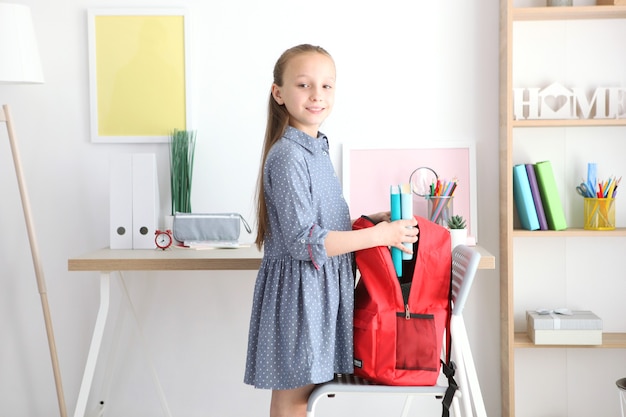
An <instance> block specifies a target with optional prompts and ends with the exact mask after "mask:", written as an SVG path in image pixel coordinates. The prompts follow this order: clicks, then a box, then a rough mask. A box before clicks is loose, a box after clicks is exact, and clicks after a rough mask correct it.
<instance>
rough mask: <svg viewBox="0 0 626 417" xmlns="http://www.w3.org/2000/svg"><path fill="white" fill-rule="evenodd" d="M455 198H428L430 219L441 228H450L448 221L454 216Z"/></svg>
mask: <svg viewBox="0 0 626 417" xmlns="http://www.w3.org/2000/svg"><path fill="white" fill-rule="evenodd" d="M453 198H454V197H453V196H447V197H427V199H428V219H429V220H430V221H431V222H434V223H437V224H438V225H440V226H443V227H448V220H449V219H450V217H452V214H453V210H452V208H453V200H452V199H453Z"/></svg>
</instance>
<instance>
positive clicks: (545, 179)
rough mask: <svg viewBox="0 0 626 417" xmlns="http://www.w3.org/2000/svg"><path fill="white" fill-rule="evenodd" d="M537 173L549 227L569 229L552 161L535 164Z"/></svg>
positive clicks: (552, 228)
mask: <svg viewBox="0 0 626 417" xmlns="http://www.w3.org/2000/svg"><path fill="white" fill-rule="evenodd" d="M535 175H536V176H537V185H539V193H540V194H541V201H542V202H543V210H544V211H545V213H546V219H547V220H548V228H549V229H550V230H563V229H567V222H566V221H565V211H564V210H563V205H562V204H561V196H560V195H559V190H558V188H557V186H556V179H555V177H554V171H553V170H552V164H551V163H550V161H542V162H537V163H536V164H535Z"/></svg>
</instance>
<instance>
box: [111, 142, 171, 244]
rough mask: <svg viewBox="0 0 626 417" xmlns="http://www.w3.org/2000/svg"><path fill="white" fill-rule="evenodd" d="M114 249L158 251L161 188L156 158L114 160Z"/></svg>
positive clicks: (121, 157)
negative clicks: (155, 239)
mask: <svg viewBox="0 0 626 417" xmlns="http://www.w3.org/2000/svg"><path fill="white" fill-rule="evenodd" d="M110 177H111V192H110V199H111V200H110V210H111V214H110V215H111V223H110V246H111V249H154V248H155V247H156V244H155V242H154V237H155V236H154V233H155V231H156V229H157V222H158V215H159V214H158V209H159V191H158V190H159V188H158V181H157V168H156V156H155V155H154V154H146V153H144V154H121V155H115V156H113V157H112V158H111V174H110Z"/></svg>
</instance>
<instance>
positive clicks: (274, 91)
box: [272, 84, 285, 106]
mask: <svg viewBox="0 0 626 417" xmlns="http://www.w3.org/2000/svg"><path fill="white" fill-rule="evenodd" d="M272 97H274V100H276V103H278V104H279V105H281V106H282V105H283V104H285V102H284V101H283V98H282V97H281V95H280V87H279V86H278V85H276V84H272Z"/></svg>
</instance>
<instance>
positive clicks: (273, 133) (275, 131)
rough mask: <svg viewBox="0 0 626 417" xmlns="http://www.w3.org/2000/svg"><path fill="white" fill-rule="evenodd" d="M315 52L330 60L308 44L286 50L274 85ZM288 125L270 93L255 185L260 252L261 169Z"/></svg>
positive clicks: (264, 219)
mask: <svg viewBox="0 0 626 417" xmlns="http://www.w3.org/2000/svg"><path fill="white" fill-rule="evenodd" d="M307 52H317V53H320V54H322V55H326V56H327V57H329V58H331V59H332V57H331V56H330V54H329V53H328V52H327V51H326V50H325V49H324V48H322V47H320V46H314V45H309V44H302V45H297V46H294V47H292V48H289V49H287V50H286V51H285V52H283V54H282V55H281V56H280V58H278V61H276V64H275V65H274V84H276V85H277V86H279V87H282V85H283V74H284V73H285V68H286V67H287V64H288V63H289V61H290V60H291V59H292V58H293V57H295V56H297V55H299V54H303V53H307ZM288 123H289V113H288V112H287V108H286V107H285V106H284V105H281V104H278V103H277V102H276V100H274V97H273V96H272V93H271V91H270V96H269V102H268V106H267V126H266V128H265V140H264V142H263V153H262V154H261V167H260V169H259V178H258V184H257V192H256V199H257V235H256V240H255V241H254V243H255V244H256V246H257V248H258V249H259V250H260V249H261V248H262V247H263V243H264V242H265V235H266V233H268V232H269V230H268V229H269V220H268V215H267V206H266V205H265V190H264V187H263V168H264V167H265V161H266V160H267V154H268V153H269V151H270V149H271V148H272V146H273V145H274V144H275V143H276V142H277V141H278V140H279V139H280V138H281V137H282V136H283V133H284V132H285V129H286V128H287V125H288Z"/></svg>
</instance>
